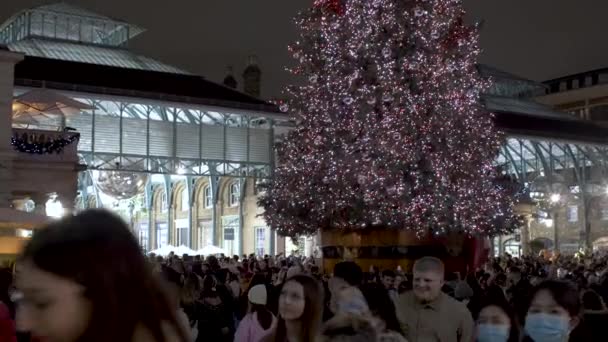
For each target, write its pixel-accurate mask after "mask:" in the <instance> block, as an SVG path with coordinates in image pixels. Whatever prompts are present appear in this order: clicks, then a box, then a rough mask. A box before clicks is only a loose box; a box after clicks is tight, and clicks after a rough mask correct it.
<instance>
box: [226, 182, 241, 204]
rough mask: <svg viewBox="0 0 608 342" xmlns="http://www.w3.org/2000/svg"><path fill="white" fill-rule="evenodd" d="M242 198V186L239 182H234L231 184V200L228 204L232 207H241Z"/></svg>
mask: <svg viewBox="0 0 608 342" xmlns="http://www.w3.org/2000/svg"><path fill="white" fill-rule="evenodd" d="M240 197H241V184H240V183H239V182H234V183H232V184H230V198H229V199H228V203H229V205H230V206H231V207H236V206H238V205H239V199H240Z"/></svg>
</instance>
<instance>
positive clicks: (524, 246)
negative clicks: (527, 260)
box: [521, 215, 532, 255]
mask: <svg viewBox="0 0 608 342" xmlns="http://www.w3.org/2000/svg"><path fill="white" fill-rule="evenodd" d="M531 225H532V216H531V215H526V216H524V225H523V226H522V227H521V253H522V254H523V255H530V252H531V251H530V228H531Z"/></svg>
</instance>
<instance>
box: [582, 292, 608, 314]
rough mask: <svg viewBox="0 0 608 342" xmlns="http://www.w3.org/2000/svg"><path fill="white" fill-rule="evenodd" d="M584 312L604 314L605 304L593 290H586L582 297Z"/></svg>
mask: <svg viewBox="0 0 608 342" xmlns="http://www.w3.org/2000/svg"><path fill="white" fill-rule="evenodd" d="M582 301H583V309H584V310H585V312H606V304H604V300H603V299H602V297H601V296H600V295H599V294H597V292H595V291H593V290H587V291H585V292H584V293H583V296H582Z"/></svg>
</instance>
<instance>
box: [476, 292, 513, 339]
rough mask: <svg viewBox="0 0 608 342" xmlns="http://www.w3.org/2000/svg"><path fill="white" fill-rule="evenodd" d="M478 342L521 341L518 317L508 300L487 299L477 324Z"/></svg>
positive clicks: (482, 306)
mask: <svg viewBox="0 0 608 342" xmlns="http://www.w3.org/2000/svg"><path fill="white" fill-rule="evenodd" d="M475 341H476V342H519V325H518V324H517V318H516V317H515V314H514V313H513V310H511V307H510V306H509V303H507V301H506V300H495V299H494V300H492V299H489V300H486V301H484V303H483V304H482V305H481V311H479V315H478V318H477V324H476V326H475Z"/></svg>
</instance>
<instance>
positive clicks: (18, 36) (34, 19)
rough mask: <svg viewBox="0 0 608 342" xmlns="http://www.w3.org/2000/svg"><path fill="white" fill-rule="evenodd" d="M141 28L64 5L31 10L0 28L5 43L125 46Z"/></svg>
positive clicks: (0, 34) (24, 11)
mask: <svg viewBox="0 0 608 342" xmlns="http://www.w3.org/2000/svg"><path fill="white" fill-rule="evenodd" d="M142 32H144V29H142V28H141V27H138V26H136V25H132V24H129V23H126V22H124V21H122V20H116V19H112V18H110V17H107V16H103V15H99V14H97V13H94V12H91V11H89V10H86V9H83V8H80V7H77V6H74V5H70V4H66V3H64V2H61V3H56V4H50V5H44V6H39V7H34V8H31V9H26V10H23V11H20V12H19V13H17V14H15V15H14V16H12V17H11V18H9V19H8V20H6V21H5V22H4V23H2V25H0V41H1V42H3V43H4V44H9V43H14V42H17V41H20V40H24V39H28V38H35V37H46V38H51V39H61V40H70V41H77V42H80V43H85V44H97V45H106V46H125V45H126V44H127V43H128V42H129V40H131V39H133V38H134V37H135V36H137V35H139V34H141V33H142Z"/></svg>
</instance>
